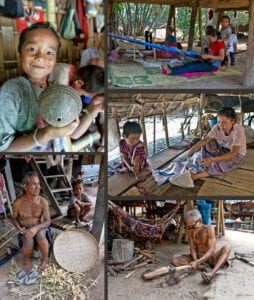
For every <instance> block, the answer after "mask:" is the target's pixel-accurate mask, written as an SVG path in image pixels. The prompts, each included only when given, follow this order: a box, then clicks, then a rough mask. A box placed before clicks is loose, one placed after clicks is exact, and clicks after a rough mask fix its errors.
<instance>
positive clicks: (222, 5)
mask: <svg viewBox="0 0 254 300" xmlns="http://www.w3.org/2000/svg"><path fill="white" fill-rule="evenodd" d="M109 2H111V3H114V2H116V3H117V2H118V3H124V2H128V3H144V4H161V5H174V6H176V7H181V6H182V7H192V6H195V3H197V2H198V3H199V5H198V6H199V7H207V8H216V9H249V0H180V1H178V0H109Z"/></svg>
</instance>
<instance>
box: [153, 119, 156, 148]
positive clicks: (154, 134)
mask: <svg viewBox="0 0 254 300" xmlns="http://www.w3.org/2000/svg"><path fill="white" fill-rule="evenodd" d="M155 147H156V116H153V154H155V152H156V149H155Z"/></svg>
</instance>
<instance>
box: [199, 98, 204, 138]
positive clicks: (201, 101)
mask: <svg viewBox="0 0 254 300" xmlns="http://www.w3.org/2000/svg"><path fill="white" fill-rule="evenodd" d="M204 102H205V94H200V102H199V129H200V138H202V136H203V124H202V115H203V109H204Z"/></svg>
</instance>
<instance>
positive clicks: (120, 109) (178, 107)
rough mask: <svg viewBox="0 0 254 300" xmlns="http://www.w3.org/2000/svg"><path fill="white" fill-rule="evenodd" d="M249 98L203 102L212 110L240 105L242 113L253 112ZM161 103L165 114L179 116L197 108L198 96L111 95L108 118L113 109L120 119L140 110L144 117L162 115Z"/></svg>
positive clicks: (217, 98)
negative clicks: (191, 108)
mask: <svg viewBox="0 0 254 300" xmlns="http://www.w3.org/2000/svg"><path fill="white" fill-rule="evenodd" d="M249 97H250V95H249V94H242V95H241V96H240V99H239V95H238V94H237V95H236V94H216V95H206V96H205V102H206V103H209V106H210V107H211V108H214V109H221V108H222V107H223V105H224V106H229V107H231V106H238V105H240V104H241V105H242V109H243V111H244V112H250V111H254V101H250V100H249ZM163 102H164V103H165V107H166V112H167V114H170V115H181V114H183V113H184V112H185V111H186V109H187V108H188V107H194V108H197V105H198V104H199V102H200V94H183V93H182V94H176V93H166V94H159V93H138V94H137V93H134V94H133V93H112V94H110V96H109V99H108V116H109V117H113V116H114V109H115V110H117V115H118V118H120V119H126V118H138V117H140V113H141V110H142V109H143V110H144V116H153V115H162V113H163Z"/></svg>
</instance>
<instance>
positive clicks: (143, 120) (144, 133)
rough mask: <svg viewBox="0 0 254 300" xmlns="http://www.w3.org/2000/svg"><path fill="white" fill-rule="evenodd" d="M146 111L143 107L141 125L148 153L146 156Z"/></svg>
mask: <svg viewBox="0 0 254 300" xmlns="http://www.w3.org/2000/svg"><path fill="white" fill-rule="evenodd" d="M144 114H145V109H144V106H143V105H142V106H141V110H140V125H141V128H142V133H143V134H142V135H143V142H144V145H145V151H146V155H147V154H148V148H147V139H146V126H145V116H144Z"/></svg>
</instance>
